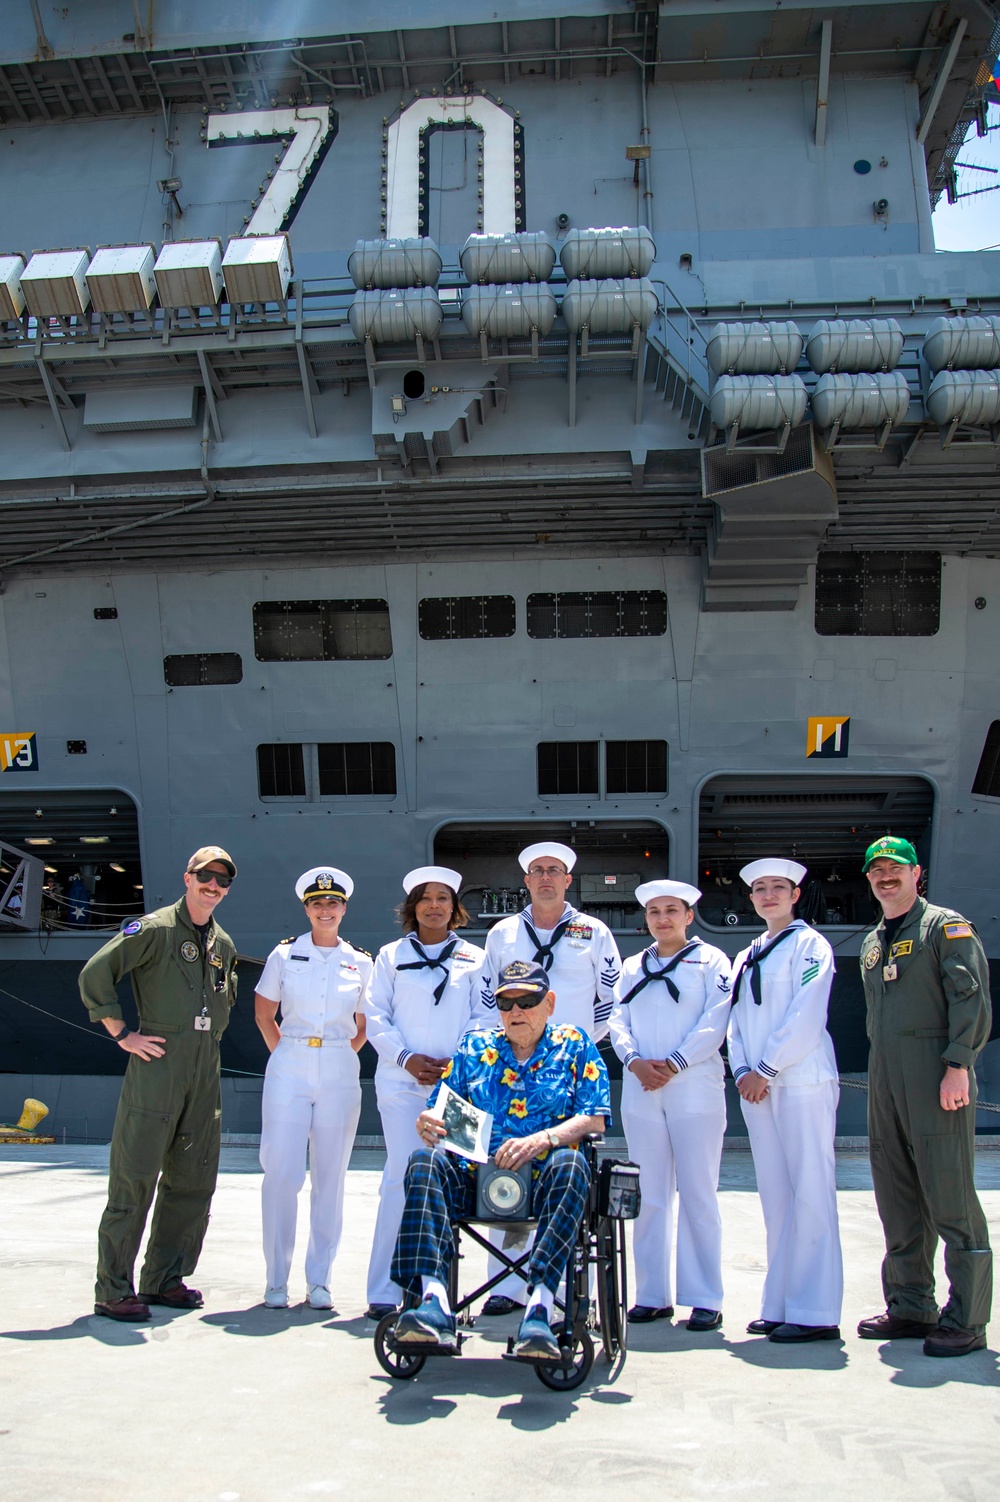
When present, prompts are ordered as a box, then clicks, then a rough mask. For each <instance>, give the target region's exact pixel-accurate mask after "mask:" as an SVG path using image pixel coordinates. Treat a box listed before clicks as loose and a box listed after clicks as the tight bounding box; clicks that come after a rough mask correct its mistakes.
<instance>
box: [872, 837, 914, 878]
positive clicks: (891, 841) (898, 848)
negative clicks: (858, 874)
mask: <svg viewBox="0 0 1000 1502" xmlns="http://www.w3.org/2000/svg"><path fill="white" fill-rule="evenodd" d="M872 861H895V862H896V864H897V866H917V865H919V864H920V862H919V861H918V860H917V852H916V851H915V850H914V848H913V846H912V845H911V844H910V842H909V840H901V839H899V838H898V837H897V836H896V835H891V834H886V835H883V836H882V838H881V839H880V840H876V841H875V843H874V845H869V846H868V849H867V850H866V851H865V863H864V866H863V868H862V869H863V870H864V871H867V870H868V867H869V866H870V865H871V863H872Z"/></svg>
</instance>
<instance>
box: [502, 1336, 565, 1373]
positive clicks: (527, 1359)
mask: <svg viewBox="0 0 1000 1502" xmlns="http://www.w3.org/2000/svg"><path fill="white" fill-rule="evenodd" d="M515 1340H516V1336H513V1335H508V1336H507V1349H506V1351H501V1353H500V1359H501V1360H502V1361H519V1362H521V1364H522V1366H562V1365H563V1364H564V1362H565V1360H566V1356H567V1354H568V1353H567V1351H566V1349H565V1347H562V1348H561V1349H562V1355H561V1356H560V1358H559V1359H558V1360H557V1361H555V1360H553V1358H552V1357H551V1356H518V1355H517V1354H516V1352H515V1350H514V1343H515ZM571 1359H572V1358H571Z"/></svg>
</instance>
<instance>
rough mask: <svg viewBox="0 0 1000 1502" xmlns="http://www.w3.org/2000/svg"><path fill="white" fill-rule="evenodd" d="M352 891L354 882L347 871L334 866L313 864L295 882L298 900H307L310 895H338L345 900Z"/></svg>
mask: <svg viewBox="0 0 1000 1502" xmlns="http://www.w3.org/2000/svg"><path fill="white" fill-rule="evenodd" d="M353 891H354V883H353V881H352V880H351V878H350V877H349V876H348V874H347V872H346V871H338V870H337V868H336V866H313V868H312V870H311V871H304V872H303V873H302V875H301V876H300V877H299V879H298V881H297V882H296V883H295V895H296V897H297V898H298V899H299V901H300V902H308V901H309V899H310V897H340V898H342V899H343V901H344V902H346V901H347V899H348V897H350V895H351V893H352V892H353Z"/></svg>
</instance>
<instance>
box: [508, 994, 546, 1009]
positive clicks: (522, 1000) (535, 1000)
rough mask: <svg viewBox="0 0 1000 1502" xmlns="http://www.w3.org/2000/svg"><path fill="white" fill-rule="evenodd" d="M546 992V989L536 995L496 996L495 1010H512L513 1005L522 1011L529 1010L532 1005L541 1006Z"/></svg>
mask: <svg viewBox="0 0 1000 1502" xmlns="http://www.w3.org/2000/svg"><path fill="white" fill-rule="evenodd" d="M548 994H549V993H548V992H547V991H542V992H540V993H539V994H538V995H537V996H498V997H497V998H496V1003H497V1010H498V1011H500V1012H512V1011H513V1010H514V1008H515V1007H520V1008H521V1011H522V1012H530V1011H531V1008H532V1007H537V1006H541V1004H542V1002H543V1001H544V1000H545V998H546V996H547V995H548Z"/></svg>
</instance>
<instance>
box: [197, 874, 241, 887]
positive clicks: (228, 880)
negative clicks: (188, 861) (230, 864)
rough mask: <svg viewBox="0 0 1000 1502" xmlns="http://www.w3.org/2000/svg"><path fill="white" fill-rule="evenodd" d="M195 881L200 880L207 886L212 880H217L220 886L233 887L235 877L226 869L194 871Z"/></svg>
mask: <svg viewBox="0 0 1000 1502" xmlns="http://www.w3.org/2000/svg"><path fill="white" fill-rule="evenodd" d="M191 875H192V876H193V877H194V879H195V881H200V882H201V884H202V886H203V887H207V886H208V884H209V882H210V881H214V882H216V883H217V884H218V885H219V886H220V887H231V886H232V884H233V878H232V877H231V876H228V875H227V874H226V873H225V872H224V871H205V870H201V871H192V872H191Z"/></svg>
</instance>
